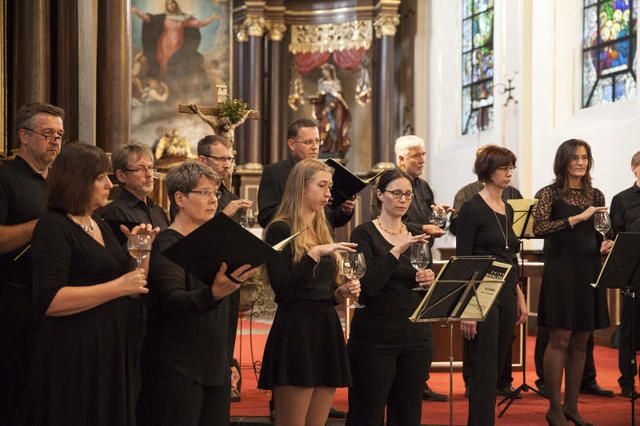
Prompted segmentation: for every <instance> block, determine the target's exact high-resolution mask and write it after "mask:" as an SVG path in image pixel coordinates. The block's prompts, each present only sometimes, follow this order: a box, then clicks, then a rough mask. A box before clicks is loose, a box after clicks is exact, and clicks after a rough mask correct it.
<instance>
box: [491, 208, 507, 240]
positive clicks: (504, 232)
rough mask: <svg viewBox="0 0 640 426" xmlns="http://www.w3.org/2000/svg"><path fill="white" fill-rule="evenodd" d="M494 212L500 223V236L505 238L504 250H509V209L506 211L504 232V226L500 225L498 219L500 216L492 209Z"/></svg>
mask: <svg viewBox="0 0 640 426" xmlns="http://www.w3.org/2000/svg"><path fill="white" fill-rule="evenodd" d="M491 211H492V212H493V217H495V218H496V222H498V228H500V234H502V237H503V238H504V249H505V250H509V228H508V226H509V218H508V217H507V209H506V208H505V209H504V231H503V230H502V225H501V224H500V219H498V215H497V214H496V211H495V210H493V209H491Z"/></svg>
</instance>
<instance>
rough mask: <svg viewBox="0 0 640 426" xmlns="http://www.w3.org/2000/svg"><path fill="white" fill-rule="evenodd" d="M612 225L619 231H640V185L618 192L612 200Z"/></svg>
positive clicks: (635, 184) (616, 231)
mask: <svg viewBox="0 0 640 426" xmlns="http://www.w3.org/2000/svg"><path fill="white" fill-rule="evenodd" d="M611 227H612V228H613V231H614V232H615V233H618V232H640V186H638V184H637V183H634V184H633V186H631V188H627V189H625V190H624V191H622V192H620V193H619V194H616V195H615V196H614V197H613V199H612V200H611Z"/></svg>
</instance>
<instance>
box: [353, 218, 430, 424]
mask: <svg viewBox="0 0 640 426" xmlns="http://www.w3.org/2000/svg"><path fill="white" fill-rule="evenodd" d="M351 241H352V242H354V243H357V244H358V251H361V252H362V253H363V254H364V257H365V259H366V264H367V271H366V274H365V276H364V277H363V278H362V279H361V285H362V293H361V294H360V302H361V303H362V304H363V305H365V307H364V308H361V309H357V310H356V312H355V314H354V317H353V321H352V322H351V334H350V336H349V344H348V350H349V360H350V361H351V370H352V372H353V387H351V388H349V413H348V415H347V423H346V424H347V425H353V426H363V425H380V424H384V415H385V408H386V414H387V424H388V425H402V426H412V425H415V426H417V425H419V424H420V417H421V414H422V392H423V390H424V382H425V380H426V378H427V376H428V372H429V368H430V366H431V358H432V356H433V344H432V340H431V325H430V324H427V323H412V322H411V321H409V317H410V316H411V314H413V312H414V311H415V309H416V308H417V307H418V304H419V303H420V300H421V299H422V297H423V296H424V293H421V292H416V291H413V290H412V288H414V287H415V286H416V285H417V283H416V270H415V269H414V268H413V267H412V266H411V260H410V256H409V254H408V253H409V250H407V251H406V252H405V253H403V254H402V255H401V256H400V258H399V259H396V257H395V256H394V255H393V254H391V253H390V250H391V249H392V248H393V245H392V244H391V243H390V242H389V241H387V240H386V239H385V238H384V237H383V236H382V234H381V233H380V231H378V229H377V228H376V226H375V225H374V224H373V222H367V223H364V224H362V225H360V226H358V227H356V228H355V229H354V230H353V232H352V234H351Z"/></svg>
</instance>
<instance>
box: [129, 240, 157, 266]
mask: <svg viewBox="0 0 640 426" xmlns="http://www.w3.org/2000/svg"><path fill="white" fill-rule="evenodd" d="M127 250H129V254H130V255H131V257H133V258H134V259H135V260H136V268H142V261H143V260H144V259H146V258H147V257H149V253H151V235H147V234H131V235H129V239H128V240H127Z"/></svg>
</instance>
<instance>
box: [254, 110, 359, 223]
mask: <svg viewBox="0 0 640 426" xmlns="http://www.w3.org/2000/svg"><path fill="white" fill-rule="evenodd" d="M321 145H322V141H321V140H320V132H319V131H318V124H317V123H316V122H315V121H313V120H310V119H308V118H300V119H298V120H296V121H294V122H293V123H291V124H290V125H289V129H288V130H287V146H288V147H289V154H290V155H289V157H288V158H287V159H286V160H282V161H279V162H277V163H275V164H271V165H268V166H266V167H265V168H264V170H263V171H262V178H261V179H260V187H259V189H258V207H259V208H260V212H259V213H258V223H259V224H260V226H262V227H263V228H266V227H267V225H268V224H269V222H271V219H273V217H274V216H275V214H276V211H277V210H278V207H279V206H280V200H281V199H282V193H283V192H284V187H285V185H286V183H287V178H288V177H289V173H290V172H291V169H292V168H293V166H294V165H295V164H296V163H297V162H298V161H300V160H306V159H317V158H318V155H319V153H320V146H321ZM354 208H355V202H354V201H352V200H347V201H345V202H344V203H343V204H342V205H340V206H338V207H336V208H332V207H329V206H327V207H325V214H326V216H327V221H328V222H329V225H330V226H331V227H332V228H334V229H335V228H339V227H341V226H343V225H345V224H346V223H347V222H349V221H350V220H351V216H352V215H353V210H354Z"/></svg>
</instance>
